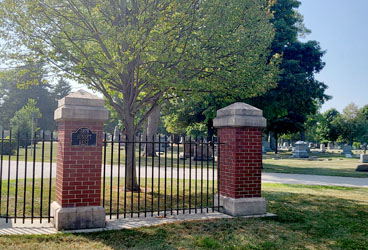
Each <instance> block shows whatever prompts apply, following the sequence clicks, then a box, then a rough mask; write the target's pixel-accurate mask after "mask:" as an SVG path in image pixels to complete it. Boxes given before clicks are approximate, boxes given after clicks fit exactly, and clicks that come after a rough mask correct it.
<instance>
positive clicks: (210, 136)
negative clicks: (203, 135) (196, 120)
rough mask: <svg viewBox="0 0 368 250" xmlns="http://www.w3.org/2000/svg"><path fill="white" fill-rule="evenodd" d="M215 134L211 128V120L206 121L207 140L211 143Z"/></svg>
mask: <svg viewBox="0 0 368 250" xmlns="http://www.w3.org/2000/svg"><path fill="white" fill-rule="evenodd" d="M214 133H215V130H214V128H213V120H212V119H211V120H208V122H207V138H208V139H207V140H208V141H212V138H213V135H214Z"/></svg>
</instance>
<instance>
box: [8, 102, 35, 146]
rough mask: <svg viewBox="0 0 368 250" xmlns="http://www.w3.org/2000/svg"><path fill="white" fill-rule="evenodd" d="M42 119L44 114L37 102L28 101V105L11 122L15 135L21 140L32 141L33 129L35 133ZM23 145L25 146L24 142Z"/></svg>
mask: <svg viewBox="0 0 368 250" xmlns="http://www.w3.org/2000/svg"><path fill="white" fill-rule="evenodd" d="M41 117H42V114H41V112H40V109H39V108H38V107H37V102H36V100H34V99H28V102H27V104H26V105H25V106H23V107H22V108H21V109H20V110H18V111H17V112H15V114H14V116H13V118H11V120H10V125H11V128H12V130H13V133H14V135H15V136H16V137H17V138H19V139H21V140H24V139H26V138H28V139H30V138H31V136H32V127H33V131H34V132H36V131H37V130H38V129H39V127H38V121H39V119H40V118H41ZM18 135H19V137H18ZM21 145H25V144H24V142H23V141H22V142H21Z"/></svg>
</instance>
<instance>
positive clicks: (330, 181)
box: [262, 173, 368, 188]
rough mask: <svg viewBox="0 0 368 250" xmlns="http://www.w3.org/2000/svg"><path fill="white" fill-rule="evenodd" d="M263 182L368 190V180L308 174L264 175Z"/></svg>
mask: <svg viewBox="0 0 368 250" xmlns="http://www.w3.org/2000/svg"><path fill="white" fill-rule="evenodd" d="M262 182H263V183H282V184H301V185H323V186H342V187H363V188H368V178H354V177H339V176H324V175H307V174H278V173H262Z"/></svg>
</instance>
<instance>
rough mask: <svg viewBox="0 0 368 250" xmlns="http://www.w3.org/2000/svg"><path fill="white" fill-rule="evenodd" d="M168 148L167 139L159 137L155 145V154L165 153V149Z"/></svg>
mask: <svg viewBox="0 0 368 250" xmlns="http://www.w3.org/2000/svg"><path fill="white" fill-rule="evenodd" d="M167 146H168V142H167V137H166V136H160V138H159V139H158V140H157V141H156V143H155V151H156V152H165V148H166V147H167Z"/></svg>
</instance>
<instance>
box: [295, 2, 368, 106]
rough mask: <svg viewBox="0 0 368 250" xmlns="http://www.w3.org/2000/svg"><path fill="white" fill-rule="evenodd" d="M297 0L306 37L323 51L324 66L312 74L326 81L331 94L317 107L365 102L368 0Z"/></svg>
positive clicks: (367, 76)
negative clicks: (330, 97)
mask: <svg viewBox="0 0 368 250" xmlns="http://www.w3.org/2000/svg"><path fill="white" fill-rule="evenodd" d="M300 1H301V3H302V5H301V6H300V7H299V12H300V13H301V14H302V15H303V16H304V24H305V26H306V27H307V28H308V29H310V30H311V31H312V33H311V34H309V35H307V37H306V39H307V40H316V41H318V42H320V45H321V47H322V49H323V50H325V51H326V54H325V55H324V57H323V60H324V62H325V63H326V66H325V68H324V69H323V70H322V72H321V73H320V74H318V75H316V78H317V79H318V80H319V81H322V82H324V83H325V84H327V85H328V87H329V88H328V89H327V94H328V95H331V96H332V97H333V98H332V100H330V101H328V102H326V103H325V104H324V105H323V106H322V109H321V110H322V111H325V110H327V109H329V108H336V109H337V110H339V111H342V110H343V108H344V107H345V106H346V105H348V104H349V103H351V102H354V103H355V104H356V105H358V106H359V107H362V106H364V105H366V104H368V62H367V59H368V28H367V25H368V15H367V10H368V0H353V1H352V0H350V1H349V0H300Z"/></svg>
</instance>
